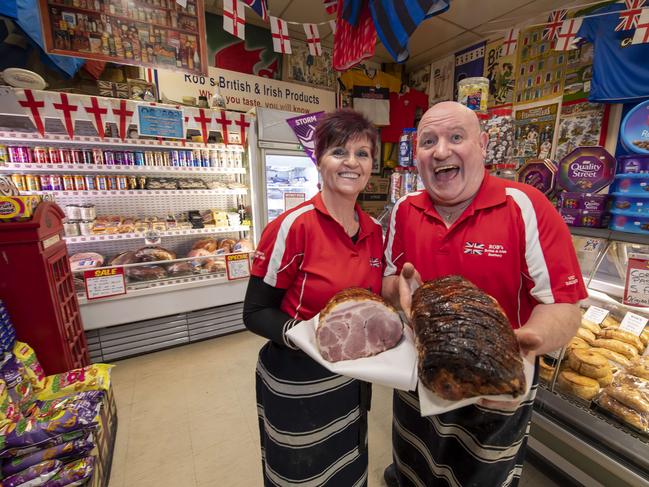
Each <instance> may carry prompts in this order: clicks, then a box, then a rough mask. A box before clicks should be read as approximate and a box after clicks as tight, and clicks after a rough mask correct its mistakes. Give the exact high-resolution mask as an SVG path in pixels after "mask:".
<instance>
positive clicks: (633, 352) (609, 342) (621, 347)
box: [593, 338, 638, 359]
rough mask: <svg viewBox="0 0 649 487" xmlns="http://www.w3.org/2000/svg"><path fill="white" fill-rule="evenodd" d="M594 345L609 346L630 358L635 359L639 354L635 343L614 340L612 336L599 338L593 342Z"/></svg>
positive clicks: (610, 348)
mask: <svg viewBox="0 0 649 487" xmlns="http://www.w3.org/2000/svg"><path fill="white" fill-rule="evenodd" d="M593 346H594V347H601V348H608V349H609V350H613V351H614V352H617V353H621V354H622V355H624V356H625V357H626V358H628V359H633V358H635V357H637V356H638V349H637V348H635V347H634V346H633V345H629V344H628V343H625V342H621V341H620V340H613V339H610V338H598V339H597V340H595V341H594V342H593Z"/></svg>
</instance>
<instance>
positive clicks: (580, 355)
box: [568, 349, 612, 379]
mask: <svg viewBox="0 0 649 487" xmlns="http://www.w3.org/2000/svg"><path fill="white" fill-rule="evenodd" d="M568 364H569V365H570V368H571V369H572V370H574V371H575V372H578V373H580V374H581V375H585V376H587V377H592V378H593V379H599V378H600V377H606V376H607V375H610V374H611V373H612V372H611V366H610V365H609V363H608V360H607V359H606V358H605V357H604V356H603V355H600V354H599V353H595V352H592V351H591V349H588V350H573V351H572V353H571V354H570V357H568Z"/></svg>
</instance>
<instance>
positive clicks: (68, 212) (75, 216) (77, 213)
mask: <svg viewBox="0 0 649 487" xmlns="http://www.w3.org/2000/svg"><path fill="white" fill-rule="evenodd" d="M65 216H67V217H68V220H81V207H80V206H79V205H66V206H65Z"/></svg>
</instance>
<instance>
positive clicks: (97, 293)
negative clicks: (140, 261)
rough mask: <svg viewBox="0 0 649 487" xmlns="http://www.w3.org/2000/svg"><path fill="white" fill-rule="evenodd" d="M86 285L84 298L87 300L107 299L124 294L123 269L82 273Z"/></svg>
mask: <svg viewBox="0 0 649 487" xmlns="http://www.w3.org/2000/svg"><path fill="white" fill-rule="evenodd" d="M83 279H84V281H85V284H86V297H87V298H88V299H99V298H108V297H110V296H119V295H121V294H126V281H125V280H124V269H123V268H122V267H113V268H112V269H93V270H89V271H85V272H84V273H83Z"/></svg>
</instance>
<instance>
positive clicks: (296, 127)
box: [286, 112, 325, 164]
mask: <svg viewBox="0 0 649 487" xmlns="http://www.w3.org/2000/svg"><path fill="white" fill-rule="evenodd" d="M324 115H325V112H316V113H308V114H306V115H299V116H297V117H292V118H287V119H286V122H287V123H288V124H289V126H290V127H291V128H292V129H293V132H295V136H296V137H297V140H299V141H300V144H302V147H303V148H304V152H305V154H306V155H307V156H309V157H310V158H311V160H312V161H313V162H314V164H317V163H318V161H317V160H316V157H315V153H314V151H315V129H316V127H317V126H318V122H319V121H320V119H321V118H322V117H324Z"/></svg>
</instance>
